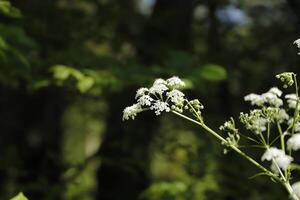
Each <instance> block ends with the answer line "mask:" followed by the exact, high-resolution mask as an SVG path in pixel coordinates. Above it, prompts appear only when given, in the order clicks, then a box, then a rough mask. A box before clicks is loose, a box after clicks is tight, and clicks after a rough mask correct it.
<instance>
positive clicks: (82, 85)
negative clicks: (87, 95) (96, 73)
mask: <svg viewBox="0 0 300 200" xmlns="http://www.w3.org/2000/svg"><path fill="white" fill-rule="evenodd" d="M94 83H95V81H94V79H93V78H91V77H84V78H82V79H81V80H79V81H78V82H77V88H78V90H79V91H80V92H86V91H87V90H89V89H90V88H91V87H92V86H93V85H94Z"/></svg>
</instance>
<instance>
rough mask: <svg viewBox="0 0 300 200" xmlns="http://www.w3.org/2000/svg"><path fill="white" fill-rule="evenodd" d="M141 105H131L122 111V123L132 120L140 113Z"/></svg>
mask: <svg viewBox="0 0 300 200" xmlns="http://www.w3.org/2000/svg"><path fill="white" fill-rule="evenodd" d="M141 109H142V108H141V105H140V104H133V105H132V106H128V107H126V108H125V109H124V111H123V121H124V120H129V119H130V118H131V119H134V118H135V117H136V115H137V113H139V112H141Z"/></svg>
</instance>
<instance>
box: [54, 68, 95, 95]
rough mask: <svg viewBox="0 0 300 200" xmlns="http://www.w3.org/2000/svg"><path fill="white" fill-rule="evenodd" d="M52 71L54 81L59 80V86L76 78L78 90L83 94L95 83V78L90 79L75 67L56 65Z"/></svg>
mask: <svg viewBox="0 0 300 200" xmlns="http://www.w3.org/2000/svg"><path fill="white" fill-rule="evenodd" d="M51 71H52V72H53V77H54V79H55V80H57V84H59V85H63V84H64V82H65V81H66V80H67V79H69V78H74V79H75V82H76V87H77V89H78V90H79V91H80V92H82V93H84V92H87V91H88V90H89V89H90V88H91V87H92V86H93V85H94V83H95V80H94V79H93V77H90V76H88V75H86V74H84V73H82V72H81V71H79V70H77V69H75V68H73V67H69V66H65V65H54V66H53V67H52V68H51Z"/></svg>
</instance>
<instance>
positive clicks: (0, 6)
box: [0, 0, 22, 17]
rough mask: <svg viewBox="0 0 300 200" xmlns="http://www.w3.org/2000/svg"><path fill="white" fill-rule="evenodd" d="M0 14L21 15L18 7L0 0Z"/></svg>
mask: <svg viewBox="0 0 300 200" xmlns="http://www.w3.org/2000/svg"><path fill="white" fill-rule="evenodd" d="M0 14H2V15H5V16H8V17H21V16H22V15H21V12H20V10H19V9H17V8H15V7H13V6H12V5H11V3H10V2H9V1H6V0H0Z"/></svg>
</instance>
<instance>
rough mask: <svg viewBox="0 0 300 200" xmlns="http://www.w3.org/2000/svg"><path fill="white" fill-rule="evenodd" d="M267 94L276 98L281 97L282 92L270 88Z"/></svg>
mask: <svg viewBox="0 0 300 200" xmlns="http://www.w3.org/2000/svg"><path fill="white" fill-rule="evenodd" d="M268 92H269V93H273V94H275V95H276V96H278V97H281V95H282V91H281V90H280V89H278V88H277V87H272V88H271V89H270V90H269V91H268Z"/></svg>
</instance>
